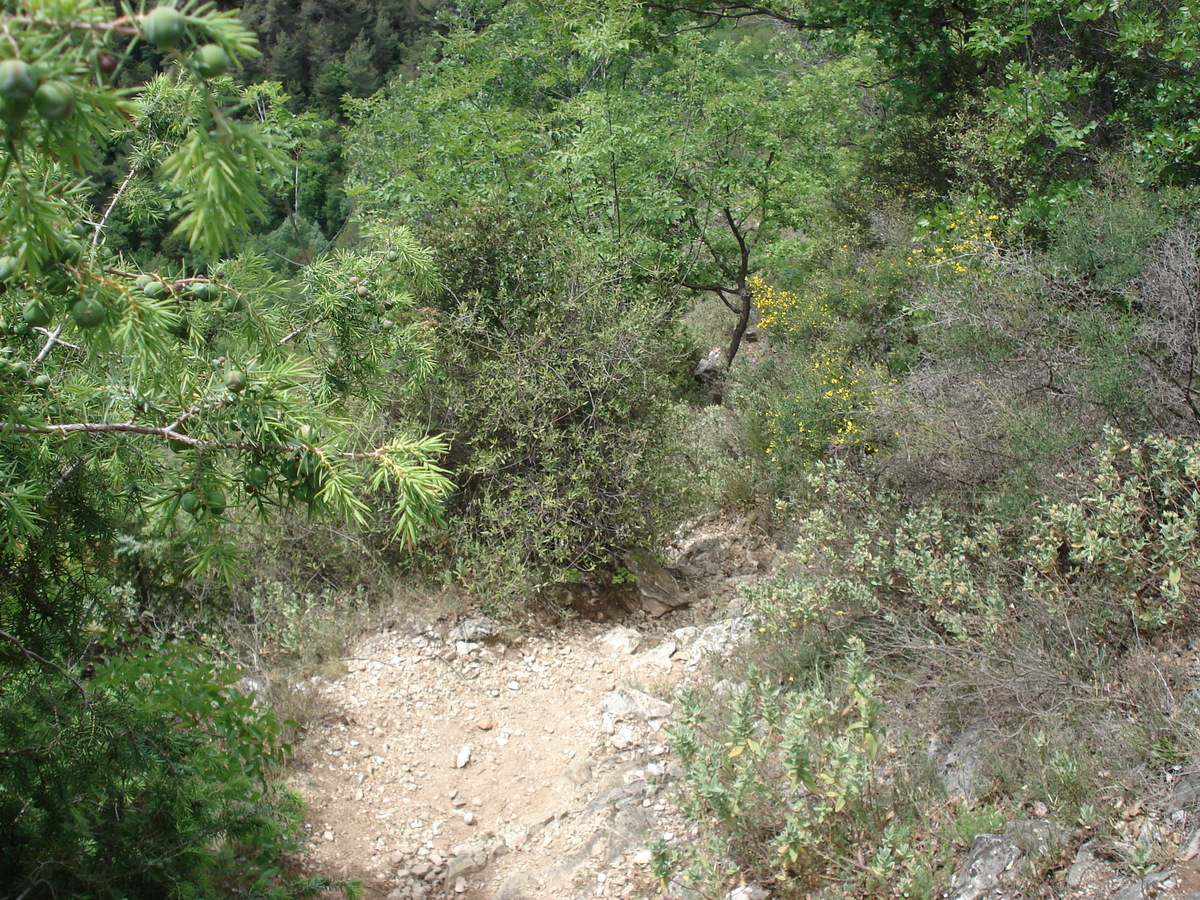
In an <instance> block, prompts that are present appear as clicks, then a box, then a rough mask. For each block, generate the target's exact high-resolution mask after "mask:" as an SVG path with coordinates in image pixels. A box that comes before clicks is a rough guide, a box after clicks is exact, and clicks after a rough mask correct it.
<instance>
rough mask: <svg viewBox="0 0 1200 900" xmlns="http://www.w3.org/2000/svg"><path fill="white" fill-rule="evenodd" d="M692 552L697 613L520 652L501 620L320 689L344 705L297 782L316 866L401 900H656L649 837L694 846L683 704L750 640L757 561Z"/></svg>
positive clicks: (384, 650) (425, 628) (569, 630)
mask: <svg viewBox="0 0 1200 900" xmlns="http://www.w3.org/2000/svg"><path fill="white" fill-rule="evenodd" d="M687 546H688V547H690V548H691V551H692V552H691V553H690V557H689V553H688V552H684V553H682V554H676V559H675V562H676V563H677V564H678V565H679V566H680V567H681V568H682V569H683V570H684V571H685V572H687V571H693V572H695V573H696V575H697V580H696V581H695V582H694V583H693V584H692V585H691V587H690V589H689V595H688V598H687V599H688V601H689V602H688V604H687V606H685V607H684V608H680V609H678V610H675V611H673V612H669V613H666V614H665V615H662V616H661V617H660V618H653V617H652V616H650V615H649V614H648V613H646V612H644V611H636V612H634V614H633V615H632V616H630V617H629V618H628V619H626V621H624V622H623V623H622V624H620V625H614V624H613V622H611V621H605V622H592V621H584V620H576V621H573V622H570V623H567V624H565V625H563V626H561V627H558V628H556V629H554V631H553V632H552V633H550V634H547V635H543V636H533V637H525V638H523V639H520V640H515V641H514V643H513V645H511V646H510V645H509V644H508V643H506V642H505V640H503V639H502V637H501V635H500V634H499V633H498V631H497V629H496V627H495V624H494V623H492V622H491V621H490V620H487V619H486V618H479V619H468V620H466V621H464V622H460V623H457V625H455V623H445V624H443V625H441V626H437V625H432V624H428V623H419V622H418V623H414V624H412V625H409V626H404V627H399V628H396V629H393V630H390V631H385V632H382V633H379V634H375V635H371V636H369V637H367V638H365V639H364V640H362V641H360V642H359V643H358V645H357V646H355V647H354V648H353V650H352V651H351V655H350V658H349V659H348V666H349V672H348V673H347V675H346V676H345V677H343V678H340V679H338V680H336V681H330V682H319V683H318V686H319V689H320V691H321V692H322V694H323V695H324V699H325V701H326V702H327V704H328V706H329V708H330V709H331V710H333V712H332V713H331V715H329V716H327V717H326V720H325V722H324V724H323V725H322V726H320V727H319V728H316V729H314V730H313V732H311V733H310V734H309V736H308V738H307V740H306V742H305V748H304V753H303V754H302V758H301V762H300V764H299V765H298V766H297V769H296V772H295V774H294V776H293V778H292V784H293V786H294V787H295V788H296V789H297V790H299V791H300V792H301V793H302V794H303V795H304V797H305V798H306V800H307V801H308V803H309V804H310V808H309V813H308V827H309V829H310V833H311V840H310V842H309V847H310V851H311V854H312V857H313V861H314V863H315V864H316V865H317V866H318V867H319V868H320V869H322V870H324V871H328V872H330V873H336V874H339V875H343V876H349V877H357V878H361V879H362V880H363V884H364V886H365V889H366V890H365V895H366V896H367V897H371V898H389V900H409V898H411V900H423V898H435V897H462V898H465V900H542V898H547V900H549V898H555V900H570V898H584V897H605V896H607V897H623V898H639V897H650V896H654V894H655V885H654V880H653V877H652V875H651V872H650V865H649V863H650V854H649V852H648V851H647V850H646V849H645V848H646V846H647V844H648V842H650V841H653V840H656V839H663V840H665V841H667V842H668V843H671V842H676V841H680V840H686V839H687V835H686V834H683V833H682V832H681V829H682V828H683V827H684V826H683V823H682V819H681V817H680V816H679V814H678V812H677V810H676V808H675V806H674V803H673V800H672V798H673V795H674V787H675V780H676V777H677V776H678V775H679V774H680V772H679V769H678V766H677V764H676V763H675V762H674V761H673V759H672V757H671V752H670V747H669V744H668V741H667V739H666V735H665V732H664V726H665V725H666V724H667V723H668V722H669V720H670V716H671V714H672V712H673V708H672V706H671V703H670V700H671V698H672V697H673V695H674V692H675V690H676V689H677V688H678V686H679V685H681V684H682V683H684V682H686V681H688V680H689V679H691V678H695V677H698V674H699V673H700V672H701V671H702V668H701V663H702V661H703V659H704V658H705V657H706V656H708V655H710V654H714V653H716V654H720V653H723V652H726V651H727V650H728V649H729V648H730V647H731V646H732V645H733V644H734V643H736V642H737V641H738V640H739V639H740V638H741V637H743V636H744V635H746V634H747V633H748V631H749V626H748V624H747V623H746V621H745V620H744V619H742V618H740V617H738V616H737V615H736V612H737V610H738V606H739V604H738V600H737V596H738V594H739V592H740V589H741V588H742V587H743V586H744V584H745V582H746V581H747V580H749V579H750V578H752V577H753V573H752V571H750V570H757V569H758V568H759V567H760V562H759V557H758V556H756V555H755V554H754V553H747V552H745V548H743V547H742V546H740V545H739V543H738V542H737V540H736V539H734V538H722V539H721V540H718V541H711V540H710V541H708V542H707V543H706V544H705V543H700V544H697V543H696V541H695V539H694V536H693V537H692V538H689V543H688V544H687ZM697 548H700V550H699V552H695V551H696V550H697ZM718 550H719V551H720V552H719V553H718V552H717V551H718ZM731 550H732V551H733V552H732V553H731V552H730V551H731ZM705 558H708V559H709V562H704V560H705ZM689 559H690V561H689ZM712 559H720V560H721V561H722V563H721V565H719V566H718V565H716V564H714V563H713V562H711V560H712ZM689 566H690V569H689ZM706 568H707V569H708V570H709V571H705V569H706ZM720 569H724V571H719V570H720Z"/></svg>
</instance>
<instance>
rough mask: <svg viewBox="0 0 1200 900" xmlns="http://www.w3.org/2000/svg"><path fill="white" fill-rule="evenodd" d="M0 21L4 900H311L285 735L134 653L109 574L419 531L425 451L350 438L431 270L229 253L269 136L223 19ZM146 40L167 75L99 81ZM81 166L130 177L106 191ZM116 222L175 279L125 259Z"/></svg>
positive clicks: (241, 228) (52, 17) (203, 8)
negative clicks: (141, 232) (309, 521)
mask: <svg viewBox="0 0 1200 900" xmlns="http://www.w3.org/2000/svg"><path fill="white" fill-rule="evenodd" d="M0 30H3V32H4V37H5V40H3V41H0V142H2V144H0V576H2V577H0V846H2V847H3V848H4V852H3V854H0V857H2V858H0V896H20V897H23V898H29V900H34V898H40V897H63V896H78V897H85V896H86V897H96V898H108V897H112V898H117V897H121V898H135V897H146V898H151V897H153V898H163V897H180V898H184V897H187V898H193V897H206V898H212V897H220V896H234V895H236V896H241V897H261V898H267V897H271V898H285V897H300V896H307V895H312V894H314V893H315V892H317V891H319V890H320V889H321V887H322V885H323V882H320V881H319V880H316V881H315V880H313V879H309V878H306V877H302V876H301V875H298V874H297V871H296V870H295V867H294V866H293V865H292V864H291V863H289V862H288V859H289V854H291V853H292V851H293V850H294V849H295V841H296V840H297V835H298V834H299V832H298V830H297V826H298V822H299V817H298V807H297V801H296V800H295V798H293V797H291V796H290V795H288V794H287V793H286V792H285V791H283V790H281V789H280V788H279V787H278V786H277V785H276V784H275V783H274V774H273V773H274V772H275V770H276V769H277V768H278V765H279V763H280V761H281V760H282V758H283V756H284V754H285V753H286V752H287V748H286V746H285V745H284V744H283V743H282V741H281V738H280V726H279V724H278V723H277V722H276V721H275V720H274V718H273V717H272V716H271V715H270V714H269V713H268V712H266V711H264V710H262V709H259V708H257V707H256V706H255V705H254V704H253V703H252V702H251V700H250V699H249V698H248V697H247V696H246V695H244V694H243V693H242V692H240V691H238V690H236V689H235V687H234V684H235V682H236V680H237V675H236V673H234V672H232V671H227V670H226V669H225V667H224V666H216V665H214V664H213V663H211V662H210V661H209V658H208V653H207V651H204V650H201V649H199V648H197V647H194V646H191V645H189V644H187V643H185V642H183V641H181V640H178V639H176V638H175V637H174V636H164V635H160V634H153V633H151V632H150V630H149V629H148V628H147V627H146V626H145V621H146V620H147V619H146V617H147V616H152V615H153V610H154V603H155V598H154V597H153V596H134V595H132V594H129V593H121V592H119V591H116V589H115V588H114V580H115V578H116V572H117V567H118V562H119V559H118V557H119V555H123V556H124V557H125V558H124V559H121V560H120V562H121V564H122V565H124V566H125V567H127V568H128V567H134V568H136V566H137V565H138V561H137V559H136V549H131V548H136V547H137V546H139V545H154V546H159V547H161V546H169V547H171V548H173V553H174V554H175V555H176V556H177V557H178V558H181V559H182V560H184V562H183V563H182V565H181V568H183V569H185V570H186V572H187V573H188V574H189V575H190V576H199V575H204V576H205V577H213V576H215V577H217V578H221V579H225V580H233V579H236V578H238V577H240V575H241V573H242V572H243V570H244V568H245V560H244V557H243V553H242V550H241V548H240V547H239V545H238V537H237V531H236V526H237V524H238V523H240V522H242V521H245V520H246V519H248V518H250V517H254V516H258V517H266V518H269V517H271V516H274V515H276V514H277V513H278V512H279V511H280V510H287V509H293V508H295V509H300V510H306V511H307V512H308V513H309V514H311V515H330V516H334V517H340V518H342V519H344V520H348V521H350V522H353V523H361V522H365V521H366V520H367V519H368V518H369V517H371V516H373V515H379V516H380V518H382V519H384V520H386V525H387V527H389V528H392V529H393V531H394V533H395V535H396V537H397V539H398V540H400V541H403V542H406V543H411V542H414V541H416V540H417V539H418V538H419V537H420V536H421V534H423V533H424V532H425V531H426V530H427V529H428V528H430V527H432V526H436V525H437V523H438V522H439V521H440V509H441V504H442V501H443V500H444V498H445V497H446V495H447V493H448V491H449V488H450V482H449V480H448V478H447V476H446V473H445V472H444V471H443V470H442V469H441V468H440V467H439V465H438V460H439V459H440V457H441V455H442V454H443V452H444V450H445V448H444V446H443V444H442V442H441V441H440V440H439V439H437V438H435V437H427V436H424V435H421V434H420V433H415V434H410V433H404V432H399V431H395V430H393V431H392V432H387V433H383V432H381V431H379V429H363V428H362V427H361V426H360V425H359V424H358V423H357V421H356V412H357V411H359V410H364V409H366V410H371V409H376V408H378V407H379V406H381V405H382V404H383V403H384V402H385V401H386V399H387V398H386V397H385V396H384V395H383V393H382V391H381V389H380V388H379V387H378V385H379V384H381V383H384V382H385V381H387V382H391V383H395V381H396V378H394V377H393V375H394V374H395V373H400V374H401V376H402V377H401V380H402V381H403V382H405V383H406V384H407V383H413V382H415V381H417V380H419V379H420V378H421V377H422V376H423V375H425V374H428V372H429V364H428V362H427V360H428V358H429V351H428V350H427V349H426V348H425V347H424V345H423V341H422V334H421V328H420V317H419V314H418V313H417V311H416V308H415V307H416V302H417V299H416V298H418V297H419V296H421V294H422V292H425V291H428V290H429V289H430V288H431V287H432V286H433V285H435V284H436V277H435V275H434V272H433V266H432V262H431V259H430V256H429V254H428V253H427V252H426V251H424V250H423V249H422V248H421V247H419V246H418V245H417V244H416V242H415V241H414V239H413V237H412V235H411V234H409V233H408V232H407V231H405V230H404V229H403V228H400V227H398V226H396V225H394V224H391V223H381V224H377V225H374V226H371V227H363V228H361V229H360V233H361V234H362V240H361V242H360V244H359V245H358V247H357V248H356V249H355V250H353V251H345V252H339V253H337V254H330V255H328V256H326V257H318V258H316V259H315V260H304V261H303V262H304V263H310V265H308V267H307V268H305V269H302V273H301V274H300V275H298V276H296V277H291V278H280V277H279V276H278V274H276V269H275V268H274V267H272V266H271V265H269V264H268V263H267V261H266V260H265V259H264V258H263V257H261V256H258V255H255V254H253V253H250V252H240V253H234V252H231V248H233V247H234V246H235V245H236V244H238V243H243V244H244V243H245V241H244V237H245V235H246V233H247V230H248V229H249V227H250V226H251V224H252V223H253V222H254V221H255V219H256V217H258V216H259V215H260V214H261V213H262V212H263V211H264V210H265V208H266V201H265V199H264V191H265V190H266V189H267V188H268V187H269V186H270V184H271V183H273V182H275V181H279V180H281V178H282V175H283V168H284V167H283V161H284V160H285V159H286V152H285V150H286V147H287V144H288V140H289V135H288V134H287V133H286V131H285V130H282V129H280V128H278V127H276V126H275V124H274V123H272V125H271V126H270V127H268V126H267V125H266V124H264V123H265V122H266V121H267V119H268V116H267V115H266V114H267V113H268V112H269V111H270V110H269V106H270V104H271V103H272V102H277V103H285V102H286V98H285V97H283V96H282V94H281V93H279V92H278V91H275V92H265V93H264V92H262V91H258V92H251V93H247V92H244V91H242V90H241V89H239V88H238V87H237V86H236V84H235V83H234V81H233V80H232V78H231V77H229V76H228V75H227V74H224V73H225V72H235V71H236V70H237V68H238V67H239V65H240V63H241V61H244V60H245V59H247V58H249V57H250V56H252V55H253V54H254V53H255V52H256V51H255V48H254V43H253V38H252V35H250V33H249V32H248V31H246V30H245V29H244V28H243V27H242V25H241V24H240V23H239V22H238V19H237V15H236V12H233V11H228V12H220V11H218V10H217V9H216V8H215V6H214V5H213V4H211V3H194V2H187V3H184V4H182V5H181V6H180V7H179V8H178V9H174V8H162V7H160V8H158V9H155V10H142V9H139V10H134V9H133V8H124V9H122V10H120V11H119V12H118V13H117V14H116V15H115V16H114V14H113V11H112V10H111V9H110V8H108V7H105V6H102V5H98V4H94V3H91V2H89V0H78V2H72V3H66V4H64V3H61V2H57V0H28V2H22V3H14V4H8V5H5V6H4V7H3V10H2V11H0ZM143 42H145V43H149V44H151V45H153V47H154V48H156V49H157V51H158V52H160V53H161V58H162V62H163V69H164V71H163V73H162V74H161V75H159V76H158V77H157V78H155V79H154V80H153V81H151V82H150V83H149V84H148V85H146V86H145V87H144V88H143V89H140V90H138V89H126V88H119V87H117V86H116V84H117V83H118V81H119V79H120V77H121V73H122V70H123V68H124V67H125V66H126V65H127V64H128V60H129V54H130V52H131V50H132V49H133V48H134V47H135V46H137V45H138V44H139V43H143ZM101 147H109V148H113V150H114V151H115V158H117V159H121V158H123V159H124V160H125V161H126V162H127V164H128V169H127V172H126V174H125V175H124V177H123V178H122V177H120V176H118V179H117V182H116V183H114V185H113V186H112V188H111V189H106V188H105V187H104V186H103V182H102V181H100V179H98V178H97V177H96V171H95V170H96V166H97V160H98V150H99V149H100V148H101ZM122 217H123V218H124V219H125V220H126V221H128V220H130V219H138V218H141V219H143V220H145V221H149V222H162V223H163V227H164V228H166V227H173V228H174V229H175V232H176V234H177V235H178V236H179V238H180V239H181V242H182V243H181V245H186V248H187V249H186V252H187V257H186V259H176V260H162V261H161V262H160V264H159V265H158V267H157V268H155V269H153V270H149V271H142V270H141V269H140V268H139V267H138V266H137V265H135V264H134V263H133V262H131V261H130V260H128V259H125V258H122V257H121V256H120V255H119V254H118V253H116V252H114V251H113V250H111V249H110V248H109V247H108V246H107V244H106V240H107V230H108V228H109V227H110V224H111V223H113V222H114V221H115V220H116V218H122ZM368 490H371V491H374V496H372V497H371V498H370V503H368V501H367V499H366V498H365V497H364V494H365V492H366V491H368Z"/></svg>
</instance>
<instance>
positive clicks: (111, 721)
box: [0, 644, 327, 900]
mask: <svg viewBox="0 0 1200 900" xmlns="http://www.w3.org/2000/svg"><path fill="white" fill-rule="evenodd" d="M35 662H36V661H35ZM236 678H237V675H236V673H235V672H234V671H233V670H231V669H226V668H223V667H220V666H217V665H214V664H213V663H212V662H210V661H209V660H208V659H206V657H205V656H204V654H202V653H201V652H200V651H199V650H197V649H196V648H192V647H187V646H185V645H181V644H174V645H169V646H165V647H163V648H161V649H158V650H152V649H143V650H136V651H131V650H126V651H125V652H123V653H120V654H118V655H114V656H112V657H111V658H103V657H101V658H97V659H96V660H95V662H94V663H92V664H91V665H90V666H88V667H87V668H82V667H81V668H80V669H77V670H76V671H75V672H73V673H72V672H70V671H68V670H66V669H60V668H58V667H56V666H53V665H47V664H39V665H31V666H27V667H25V668H20V669H10V670H8V671H7V673H6V674H5V676H4V678H3V679H2V680H0V745H2V746H3V747H4V752H3V753H2V754H0V844H2V845H3V846H4V854H3V856H2V858H0V892H2V893H4V895H5V896H12V897H17V896H20V897H28V898H43V897H44V898H49V897H64V896H70V897H94V898H97V900H100V898H111V900H118V898H121V900H132V898H139V897H142V898H147V900H149V898H164V897H178V898H186V897H211V896H216V895H222V896H224V895H230V894H238V895H240V896H245V897H257V898H288V897H300V896H315V895H316V894H318V893H319V892H320V891H321V890H322V889H323V888H324V887H326V886H327V882H326V881H324V880H321V879H308V878H303V877H298V876H297V874H296V871H294V870H293V871H288V870H287V868H286V867H287V866H288V865H289V863H288V860H287V857H288V854H292V853H296V852H297V851H298V849H299V846H298V841H299V839H300V837H301V835H302V831H301V829H300V827H299V823H300V805H299V800H298V798H296V797H295V796H293V795H291V794H290V793H289V792H288V791H287V790H286V789H284V788H283V787H281V786H280V785H279V784H278V783H277V781H276V780H275V779H276V775H277V769H278V767H279V765H280V763H281V762H282V760H283V754H284V753H285V752H286V750H287V747H286V746H285V745H284V744H283V743H282V742H281V740H280V736H279V734H280V731H279V723H278V722H277V721H276V720H275V718H274V716H272V715H271V714H270V712H268V711H266V710H264V709H261V708H259V707H257V706H255V704H254V702H253V700H252V698H251V697H249V696H246V695H244V694H243V693H241V692H239V691H238V690H237V689H236V688H235V687H234V685H233V683H234V681H235V680H236Z"/></svg>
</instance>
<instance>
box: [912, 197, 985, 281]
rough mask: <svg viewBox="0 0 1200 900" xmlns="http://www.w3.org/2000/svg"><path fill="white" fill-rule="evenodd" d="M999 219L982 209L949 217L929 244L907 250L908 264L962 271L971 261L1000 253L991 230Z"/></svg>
mask: <svg viewBox="0 0 1200 900" xmlns="http://www.w3.org/2000/svg"><path fill="white" fill-rule="evenodd" d="M999 218H1000V217H999V216H997V215H995V214H994V213H992V214H986V213H984V212H983V211H976V212H974V213H972V214H970V215H966V216H958V217H955V218H952V219H951V220H950V221H949V222H947V223H946V225H945V227H944V228H942V229H941V230H940V234H938V235H936V236H934V237H933V239H931V240H930V242H929V244H928V246H926V247H918V248H916V249H915V250H913V251H912V252H911V253H909V257H908V264H909V265H910V266H923V267H925V268H930V269H936V270H937V271H939V272H941V271H944V270H946V269H949V270H950V271H951V272H953V273H954V274H956V275H961V274H964V273H965V272H967V271H968V270H969V269H970V267H971V266H972V265H973V264H975V263H978V262H980V261H981V260H983V259H985V258H987V257H994V256H996V255H997V254H999V252H1000V246H999V244H998V242H997V239H996V235H995V233H994V228H995V223H996V222H997V221H998V220H999Z"/></svg>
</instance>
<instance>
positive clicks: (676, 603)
mask: <svg viewBox="0 0 1200 900" xmlns="http://www.w3.org/2000/svg"><path fill="white" fill-rule="evenodd" d="M621 562H622V563H624V565H625V568H627V569H628V570H629V574H630V575H632V576H633V577H634V580H635V581H634V584H635V586H636V587H637V593H638V597H639V599H640V600H641V604H642V609H644V610H645V611H646V612H647V613H648V614H649V615H651V616H654V617H655V618H658V617H659V616H662V615H664V614H666V613H669V612H670V611H671V610H673V609H678V608H679V607H681V606H686V605H687V603H688V601H687V599H686V598H685V597H684V596H683V593H682V592H681V591H680V589H679V582H677V581H676V580H675V576H673V575H672V574H671V573H670V572H668V571H667V570H666V569H665V568H664V567H663V566H662V564H661V563H660V562H659V561H658V560H656V559H655V558H654V557H653V556H651V555H650V554H649V553H647V552H645V551H644V550H632V551H630V552H629V553H626V554H625V555H624V556H623V557H622V559H621Z"/></svg>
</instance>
